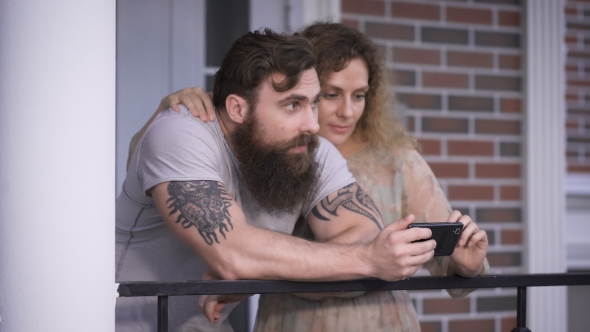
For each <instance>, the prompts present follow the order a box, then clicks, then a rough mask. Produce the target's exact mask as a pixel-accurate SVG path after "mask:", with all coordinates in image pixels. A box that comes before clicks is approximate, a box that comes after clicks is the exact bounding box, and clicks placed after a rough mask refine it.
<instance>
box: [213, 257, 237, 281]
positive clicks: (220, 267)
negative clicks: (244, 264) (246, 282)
mask: <svg viewBox="0 0 590 332" xmlns="http://www.w3.org/2000/svg"><path fill="white" fill-rule="evenodd" d="M237 261H238V260H237V259H232V258H231V257H224V258H220V259H218V260H217V261H216V262H215V263H213V264H210V265H209V268H210V269H211V271H213V272H214V273H215V274H216V275H217V276H219V277H220V278H221V279H222V280H239V279H246V278H245V273H244V272H243V271H242V269H241V268H240V266H239V264H238V263H237Z"/></svg>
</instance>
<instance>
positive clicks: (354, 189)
mask: <svg viewBox="0 0 590 332" xmlns="http://www.w3.org/2000/svg"><path fill="white" fill-rule="evenodd" d="M355 198H356V199H355ZM320 204H321V206H322V208H323V209H324V210H326V212H328V213H329V214H331V215H333V216H335V217H337V216H338V213H337V210H338V208H339V207H340V206H343V207H344V208H345V209H347V210H349V211H352V212H355V213H358V214H360V215H362V216H365V217H367V218H369V219H371V221H373V222H374V223H375V225H377V227H378V228H379V229H380V230H381V229H382V227H381V224H380V223H379V220H377V219H376V218H375V216H379V219H381V220H383V218H382V217H381V213H380V212H379V209H377V206H376V205H375V203H373V200H372V199H371V197H370V196H369V195H367V193H365V192H364V191H363V189H362V188H361V187H359V186H358V185H357V184H356V182H355V183H351V184H349V185H347V186H346V187H343V188H341V189H338V193H337V194H336V197H335V198H334V199H330V197H329V196H327V197H326V198H324V199H322V200H321V201H320ZM311 213H313V215H314V216H315V217H316V218H318V219H320V220H326V221H329V220H330V218H328V217H326V216H324V215H322V213H321V212H320V211H319V210H318V208H317V205H316V206H314V207H313V208H312V209H311Z"/></svg>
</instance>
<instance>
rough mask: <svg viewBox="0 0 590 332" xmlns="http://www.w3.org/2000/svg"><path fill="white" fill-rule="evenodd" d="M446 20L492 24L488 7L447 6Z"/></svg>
mask: <svg viewBox="0 0 590 332" xmlns="http://www.w3.org/2000/svg"><path fill="white" fill-rule="evenodd" d="M447 22H460V23H473V24H492V11H491V10H488V9H474V8H460V7H447Z"/></svg>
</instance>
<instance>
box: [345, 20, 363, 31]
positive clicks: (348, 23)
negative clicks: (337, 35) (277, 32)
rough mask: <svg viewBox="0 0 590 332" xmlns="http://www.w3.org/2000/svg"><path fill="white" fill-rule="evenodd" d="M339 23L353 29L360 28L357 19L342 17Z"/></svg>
mask: <svg viewBox="0 0 590 332" xmlns="http://www.w3.org/2000/svg"><path fill="white" fill-rule="evenodd" d="M341 23H342V24H343V25H346V26H349V27H351V28H353V29H356V30H360V24H359V21H357V20H346V19H343V20H342V22H341Z"/></svg>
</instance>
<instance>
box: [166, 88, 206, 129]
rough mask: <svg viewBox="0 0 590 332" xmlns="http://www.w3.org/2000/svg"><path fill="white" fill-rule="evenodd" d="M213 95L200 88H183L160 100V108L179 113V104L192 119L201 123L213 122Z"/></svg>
mask: <svg viewBox="0 0 590 332" xmlns="http://www.w3.org/2000/svg"><path fill="white" fill-rule="evenodd" d="M212 99H213V94H212V93H210V92H205V90H203V89H202V88H201V87H196V88H184V89H182V90H178V91H176V92H174V93H172V94H170V95H168V96H166V97H164V98H163V99H162V101H161V102H160V108H162V109H167V108H171V109H172V110H173V111H175V112H180V108H179V107H178V105H179V104H183V105H184V106H185V107H186V108H187V109H188V110H189V112H191V114H192V115H193V116H194V117H198V118H199V119H201V121H203V122H207V121H213V120H215V108H214V107H213V101H212Z"/></svg>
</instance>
